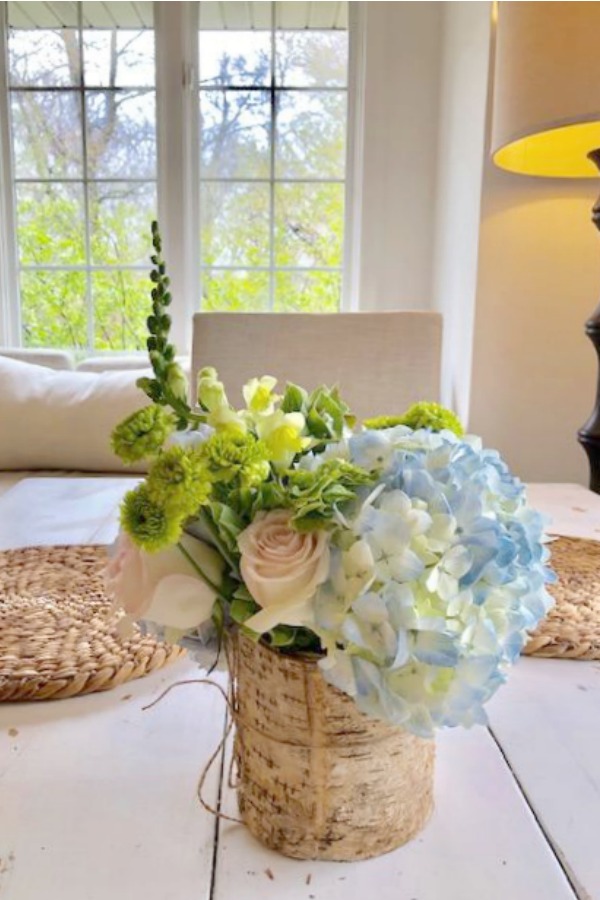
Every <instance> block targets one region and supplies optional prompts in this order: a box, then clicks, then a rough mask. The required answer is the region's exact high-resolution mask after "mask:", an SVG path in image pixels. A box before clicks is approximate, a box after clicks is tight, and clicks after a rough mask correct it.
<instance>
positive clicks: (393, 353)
mask: <svg viewBox="0 0 600 900" xmlns="http://www.w3.org/2000/svg"><path fill="white" fill-rule="evenodd" d="M441 339H442V318H441V316H440V315H439V314H438V313H434V312H404V311H401V312H373V313H372V312H351V313H331V314H329V313H316V314H315V313H313V314H310V313H212V312H204V313H197V314H196V315H195V316H194V335H193V348H192V377H193V381H192V383H193V384H195V382H196V376H197V373H198V370H199V369H200V368H202V367H203V366H214V367H215V368H216V369H217V370H218V372H219V376H220V378H221V380H222V381H223V383H224V384H225V388H226V390H227V393H228V396H229V399H230V401H231V402H232V403H233V405H234V406H238V405H241V403H242V400H241V387H242V385H243V384H244V383H245V382H246V381H248V379H249V378H252V377H253V376H258V375H273V376H275V377H276V378H277V379H278V380H279V381H280V387H281V388H283V385H284V384H285V382H286V381H293V382H295V383H297V384H301V385H302V386H303V387H305V388H307V389H309V390H310V389H312V388H314V387H317V386H318V385H320V384H326V385H328V386H333V385H335V384H338V385H340V388H341V393H342V396H343V397H344V399H345V400H346V402H347V403H348V404H349V406H350V408H351V409H352V411H353V412H354V413H355V414H356V415H357V416H358V417H359V418H365V417H367V416H373V415H388V414H389V415H392V414H395V413H401V412H403V411H404V410H405V409H406V408H407V407H408V406H409V405H410V404H411V403H414V402H416V401H418V400H438V399H439V393H440V359H441Z"/></svg>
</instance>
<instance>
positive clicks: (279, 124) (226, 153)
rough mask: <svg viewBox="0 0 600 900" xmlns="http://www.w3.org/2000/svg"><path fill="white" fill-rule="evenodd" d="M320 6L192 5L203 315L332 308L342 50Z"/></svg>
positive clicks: (341, 166)
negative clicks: (196, 18)
mask: <svg viewBox="0 0 600 900" xmlns="http://www.w3.org/2000/svg"><path fill="white" fill-rule="evenodd" d="M325 5H326V6H327V7H329V8H328V9H324V10H319V8H318V7H319V4H298V3H292V4H290V3H252V4H215V3H201V4H200V41H199V74H200V90H199V94H200V151H201V163H200V192H201V193H200V214H201V245H200V254H201V255H200V259H201V277H202V300H201V305H202V308H203V309H226V310H276V311H285V312H289V311H297V310H303V311H324V312H334V311H336V310H338V309H339V307H340V301H341V290H342V263H343V260H342V248H343V231H344V181H345V159H346V153H345V143H346V119H347V113H346V108H347V83H348V75H347V71H348V38H347V31H346V30H345V21H344V15H345V13H346V10H345V9H342V7H344V6H345V5H344V4H338V5H337V9H335V8H334V9H331V4H325ZM228 6H229V7H230V8H231V12H229V19H228V21H225V20H224V19H223V15H225V14H226V13H227V7H228ZM234 6H235V9H233V7H234ZM296 7H302V10H301V13H302V14H301V16H300V18H298V10H297V9H295V8H296ZM309 7H312V8H313V9H312V15H313V17H319V18H313V19H312V21H311V19H310V13H311V9H310V8H309ZM334 7H335V4H334ZM307 13H309V17H308V18H307V15H306V14H307ZM332 14H333V16H334V17H335V16H336V14H337V17H336V18H333V19H332ZM319 19H320V20H319ZM332 26H333V27H332Z"/></svg>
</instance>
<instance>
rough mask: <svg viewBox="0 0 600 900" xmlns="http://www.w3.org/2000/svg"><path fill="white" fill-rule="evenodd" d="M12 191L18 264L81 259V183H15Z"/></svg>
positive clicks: (61, 262) (55, 262)
mask: <svg viewBox="0 0 600 900" xmlns="http://www.w3.org/2000/svg"><path fill="white" fill-rule="evenodd" d="M16 194H17V237H18V245H19V256H20V261H21V264H22V265H50V266H52V265H60V264H62V265H78V264H81V263H83V262H85V243H84V234H85V226H84V222H85V218H84V206H83V185H82V184H72V183H62V184H61V183H60V182H58V183H47V184H18V185H17V190H16Z"/></svg>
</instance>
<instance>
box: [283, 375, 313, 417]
mask: <svg viewBox="0 0 600 900" xmlns="http://www.w3.org/2000/svg"><path fill="white" fill-rule="evenodd" d="M307 400H308V393H307V392H306V391H305V390H304V388H301V387H300V386H299V385H297V384H293V383H292V382H291V381H288V383H287V384H286V386H285V394H284V395H283V399H282V401H281V410H282V411H283V412H284V413H291V412H304V408H305V406H306V401H307Z"/></svg>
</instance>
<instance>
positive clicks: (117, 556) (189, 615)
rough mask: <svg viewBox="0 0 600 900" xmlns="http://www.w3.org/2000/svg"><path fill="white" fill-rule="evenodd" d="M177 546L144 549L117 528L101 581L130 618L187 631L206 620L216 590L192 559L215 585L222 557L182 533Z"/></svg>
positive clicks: (202, 542) (218, 578) (219, 577)
mask: <svg viewBox="0 0 600 900" xmlns="http://www.w3.org/2000/svg"><path fill="white" fill-rule="evenodd" d="M180 543H181V544H182V546H183V547H184V549H185V550H186V552H187V553H188V554H189V556H190V557H191V559H192V560H193V562H190V561H189V560H188V558H187V557H186V556H185V555H184V554H183V553H182V552H181V550H180V549H179V547H168V548H167V549H166V550H161V551H160V552H159V553H145V552H144V551H143V550H140V549H139V548H138V547H136V545H135V544H134V543H133V541H132V540H131V538H130V537H129V535H127V534H125V533H124V532H121V533H120V534H119V537H118V538H117V542H116V545H115V548H114V552H113V555H112V558H111V559H110V560H109V562H108V564H107V566H106V569H105V573H104V574H105V581H106V587H107V591H108V593H109V594H111V595H112V596H113V598H114V602H115V606H117V607H120V608H121V609H122V610H123V611H124V612H125V613H126V615H127V616H128V619H129V621H130V620H131V619H146V620H147V621H149V622H154V623H155V624H157V625H163V626H165V627H167V628H173V629H176V630H178V631H186V630H188V629H190V628H196V627H197V626H199V625H202V623H203V622H206V621H207V620H208V619H210V617H211V614H212V609H213V605H214V602H215V599H216V593H215V591H213V590H212V589H211V588H210V587H209V586H208V585H207V584H206V583H205V582H204V581H202V579H201V578H200V576H199V575H198V573H197V571H196V569H195V567H194V564H195V565H197V566H199V567H200V569H201V570H202V571H203V572H204V574H205V575H206V576H207V577H208V578H209V579H210V581H212V583H213V584H215V585H217V586H219V585H220V584H221V577H222V574H223V560H222V559H221V556H220V555H219V554H218V553H217V551H216V550H215V549H214V548H213V547H209V546H208V544H205V543H204V541H200V540H198V539H197V538H194V537H192V536H191V535H187V534H184V535H182V537H181V538H180Z"/></svg>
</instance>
